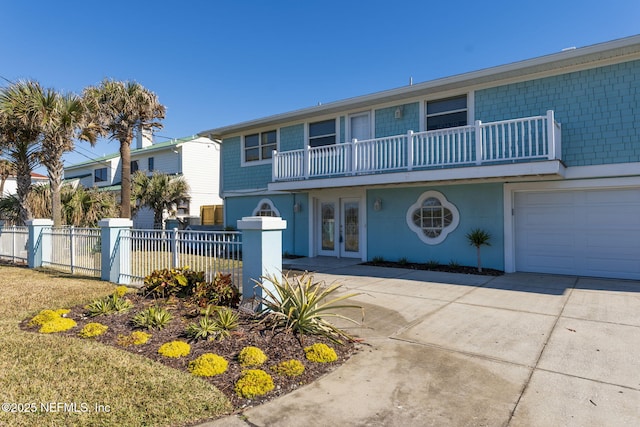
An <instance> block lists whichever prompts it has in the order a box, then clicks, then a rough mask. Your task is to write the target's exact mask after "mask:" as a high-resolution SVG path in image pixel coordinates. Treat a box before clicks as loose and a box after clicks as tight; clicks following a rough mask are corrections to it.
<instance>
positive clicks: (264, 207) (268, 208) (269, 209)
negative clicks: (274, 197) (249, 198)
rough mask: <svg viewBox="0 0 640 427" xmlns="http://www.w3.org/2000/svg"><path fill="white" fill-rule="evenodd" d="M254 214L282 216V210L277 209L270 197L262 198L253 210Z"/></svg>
mask: <svg viewBox="0 0 640 427" xmlns="http://www.w3.org/2000/svg"><path fill="white" fill-rule="evenodd" d="M253 216H280V211H279V210H278V209H276V207H275V206H274V205H273V202H272V201H271V200H269V199H262V200H260V201H259V202H258V206H256V208H255V209H254V210H253Z"/></svg>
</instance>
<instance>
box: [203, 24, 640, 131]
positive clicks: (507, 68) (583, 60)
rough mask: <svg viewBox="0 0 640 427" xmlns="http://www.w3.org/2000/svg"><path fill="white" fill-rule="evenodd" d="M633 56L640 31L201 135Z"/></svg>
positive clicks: (638, 53) (637, 55)
mask: <svg viewBox="0 0 640 427" xmlns="http://www.w3.org/2000/svg"><path fill="white" fill-rule="evenodd" d="M632 59H640V35H637V36H632V37H627V38H623V39H618V40H613V41H610V42H605V43H600V44H596V45H592V46H587V47H582V48H578V49H572V50H566V51H562V52H558V53H553V54H550V55H545V56H541V57H537V58H533V59H527V60H524V61H518V62H514V63H510V64H506V65H500V66H496V67H491V68H485V69H482V70H478V71H472V72H469V73H464V74H457V75H454V76H450V77H444V78H440V79H436V80H431V81H427V82H424V83H418V84H415V85H409V86H403V87H400V88H396V89H390V90H386V91H381V92H376V93H373V94H369V95H363V96H358V97H353V98H348V99H345V100H341V101H335V102H329V103H327V104H324V105H320V106H315V107H308V108H303V109H300V110H295V111H292V112H288V113H282V114H276V115H273V116H268V117H264V118H261V119H256V120H250V121H246V122H242V123H238V124H234V125H229V126H224V127H220V128H214V129H209V130H205V131H202V132H199V133H198V135H200V136H207V137H210V138H215V139H221V138H222V137H223V136H226V135H231V134H237V133H240V132H243V131H245V130H248V129H253V128H257V127H266V126H275V125H279V124H284V123H290V122H294V121H301V120H306V119H309V118H312V117H313V118H315V117H318V116H320V115H327V114H337V113H342V112H344V111H345V110H348V109H355V108H365V107H369V106H371V105H374V104H379V103H384V102H392V101H400V100H405V99H407V98H408V97H416V96H426V95H428V94H430V93H434V92H441V91H446V90H451V89H454V88H458V89H462V88H468V87H472V86H483V87H488V86H492V85H496V84H503V83H505V82H511V81H515V80H522V79H526V78H527V77H529V78H533V77H535V76H539V75H541V74H545V75H553V74H559V73H565V72H568V71H573V70H579V69H587V68H592V67H595V66H597V65H601V64H609V63H616V62H623V61H628V60H632ZM498 82H499V83H498Z"/></svg>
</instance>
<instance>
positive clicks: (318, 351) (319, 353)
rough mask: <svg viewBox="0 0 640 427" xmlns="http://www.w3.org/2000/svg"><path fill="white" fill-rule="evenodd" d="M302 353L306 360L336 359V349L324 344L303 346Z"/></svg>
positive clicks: (326, 360)
mask: <svg viewBox="0 0 640 427" xmlns="http://www.w3.org/2000/svg"><path fill="white" fill-rule="evenodd" d="M304 354H305V356H306V357H307V359H308V360H310V361H312V362H318V363H330V362H335V361H336V360H338V355H337V354H336V351H335V350H334V349H332V348H331V347H329V346H328V345H326V344H322V343H316V344H313V345H311V346H309V347H305V349H304Z"/></svg>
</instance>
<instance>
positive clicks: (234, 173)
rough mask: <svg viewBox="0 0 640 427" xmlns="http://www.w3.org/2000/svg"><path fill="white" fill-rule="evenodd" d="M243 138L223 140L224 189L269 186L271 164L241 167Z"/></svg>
mask: <svg viewBox="0 0 640 427" xmlns="http://www.w3.org/2000/svg"><path fill="white" fill-rule="evenodd" d="M241 141H242V139H241V138H240V137H239V136H236V137H233V138H226V139H223V140H222V191H223V192H224V191H233V190H242V189H248V188H250V189H254V188H267V184H268V183H269V182H271V164H270V163H269V164H262V165H256V166H246V167H241V166H240V164H241V162H242V152H241V150H242V142H241Z"/></svg>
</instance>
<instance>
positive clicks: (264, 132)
mask: <svg viewBox="0 0 640 427" xmlns="http://www.w3.org/2000/svg"><path fill="white" fill-rule="evenodd" d="M201 135H203V136H208V137H210V138H212V139H216V140H221V141H222V172H221V174H222V195H223V197H224V203H225V217H226V218H225V222H226V224H228V225H235V224H236V221H237V220H239V219H241V218H242V217H245V216H252V215H275V216H280V217H282V218H283V219H285V220H286V221H287V225H288V228H287V229H286V230H285V232H284V236H283V250H284V251H285V252H288V253H290V254H296V255H303V256H309V257H315V256H332V257H354V258H358V259H361V260H363V261H366V260H371V259H373V258H375V257H382V258H384V259H387V260H398V259H403V258H404V259H406V260H408V261H411V262H428V261H437V262H439V263H443V264H447V263H450V262H452V261H453V262H456V263H459V264H462V265H475V263H476V259H475V256H476V252H475V249H474V248H473V247H471V246H470V245H469V243H468V241H467V239H466V237H465V236H466V234H467V233H468V232H469V231H470V230H472V229H475V228H480V229H483V230H485V231H487V232H489V233H490V234H491V236H492V237H491V241H490V243H491V246H486V247H483V249H482V256H483V265H484V266H485V267H489V268H495V269H500V270H504V271H506V272H513V271H527V272H545V273H560V274H572V275H587V276H603V277H617V278H627V279H640V36H634V37H629V38H625V39H620V40H614V41H611V42H607V43H602V44H598V45H593V46H589V47H584V48H579V49H571V50H565V51H562V52H559V53H556V54H552V55H548V56H543V57H539V58H534V59H530V60H526V61H522V62H517V63H512V64H508V65H502V66H497V67H494V68H489V69H484V70H480V71H475V72H470V73H466V74H461V75H455V76H451V77H447V78H442V79H438V80H433V81H428V82H425V83H420V84H414V85H409V86H405V87H401V88H397V89H392V90H388V91H384V92H379V93H374V94H370V95H364V96H360V97H356V98H350V99H346V100H343V101H337V102H332V103H328V104H324V105H319V106H317V107H312V108H307V109H302V110H298V111H293V112H289V113H283V114H278V115H275V116H271V117H266V118H261V119H256V120H252V121H249V122H244V123H239V124H234V125H230V126H225V127H221V128H217V129H211V130H207V131H204V132H201Z"/></svg>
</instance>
